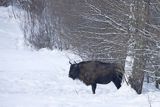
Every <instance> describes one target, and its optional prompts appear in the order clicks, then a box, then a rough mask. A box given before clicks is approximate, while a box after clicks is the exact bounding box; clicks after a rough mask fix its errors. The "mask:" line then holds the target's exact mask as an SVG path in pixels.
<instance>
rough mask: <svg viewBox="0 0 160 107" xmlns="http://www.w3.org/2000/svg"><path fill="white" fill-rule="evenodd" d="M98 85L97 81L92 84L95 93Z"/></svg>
mask: <svg viewBox="0 0 160 107" xmlns="http://www.w3.org/2000/svg"><path fill="white" fill-rule="evenodd" d="M96 87H97V84H96V83H94V84H92V92H93V94H95V91H96Z"/></svg>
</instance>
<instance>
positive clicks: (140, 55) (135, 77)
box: [129, 0, 148, 94]
mask: <svg viewBox="0 0 160 107" xmlns="http://www.w3.org/2000/svg"><path fill="white" fill-rule="evenodd" d="M147 8H148V7H147V3H146V2H144V1H143V0H134V2H133V9H132V12H131V13H132V15H133V16H132V23H131V26H132V27H133V28H134V30H132V31H131V34H132V35H133V37H134V40H135V46H134V52H135V53H134V63H133V67H132V70H133V71H132V74H131V75H130V77H129V83H130V84H131V87H132V88H133V89H135V91H136V92H137V93H138V94H141V93H142V87H143V80H144V68H145V63H146V59H145V53H144V51H145V46H146V42H145V38H144V36H145V34H144V33H142V31H143V29H145V22H146V21H147V16H148V14H146V12H147V10H148V9H147Z"/></svg>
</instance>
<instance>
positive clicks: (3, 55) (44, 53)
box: [0, 7, 160, 107]
mask: <svg viewBox="0 0 160 107" xmlns="http://www.w3.org/2000/svg"><path fill="white" fill-rule="evenodd" d="M11 9H12V8H11V7H8V8H4V7H0V107H160V91H159V90H157V89H155V88H154V85H153V84H145V85H144V90H143V94H141V95H137V94H136V92H135V91H134V90H133V89H132V88H131V87H130V86H127V85H126V84H125V83H123V84H122V87H121V88H120V89H119V90H117V89H116V87H115V86H114V84H113V83H112V82H111V83H109V84H107V85H99V84H98V86H97V90H96V94H95V95H93V94H92V91H91V87H89V86H86V85H84V84H83V83H82V82H80V81H79V80H75V81H73V80H72V79H70V78H69V77H68V72H69V67H70V64H69V59H70V60H72V61H74V60H76V61H80V60H81V59H80V57H78V56H77V55H74V54H72V52H70V51H58V50H53V51H49V50H47V49H41V50H40V51H34V50H30V49H27V48H26V47H25V46H24V44H23V33H22V31H21V30H20V28H19V24H18V23H19V21H18V19H14V17H13V15H9V13H10V14H11Z"/></svg>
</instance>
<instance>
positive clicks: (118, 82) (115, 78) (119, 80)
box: [112, 71, 123, 89]
mask: <svg viewBox="0 0 160 107" xmlns="http://www.w3.org/2000/svg"><path fill="white" fill-rule="evenodd" d="M122 78H123V73H122V72H119V71H115V72H114V74H113V78H112V81H113V83H114V84H115V86H116V87H117V89H119V88H120V87H121V83H122Z"/></svg>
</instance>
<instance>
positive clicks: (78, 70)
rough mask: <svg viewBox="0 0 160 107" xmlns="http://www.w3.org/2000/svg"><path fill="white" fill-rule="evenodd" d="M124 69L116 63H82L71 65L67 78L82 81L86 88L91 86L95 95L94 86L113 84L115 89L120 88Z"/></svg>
mask: <svg viewBox="0 0 160 107" xmlns="http://www.w3.org/2000/svg"><path fill="white" fill-rule="evenodd" d="M123 72H124V67H123V66H122V65H121V64H116V63H103V62H99V61H84V62H80V63H75V64H71V66H70V71H69V77H70V78H72V79H73V80H74V79H79V80H81V81H83V82H84V83H85V84H86V85H87V86H88V85H91V86H92V92H93V94H95V90H96V84H97V83H99V84H108V83H109V82H111V81H112V82H113V83H114V84H115V86H116V87H117V89H119V88H120V87H121V82H122V76H123Z"/></svg>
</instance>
